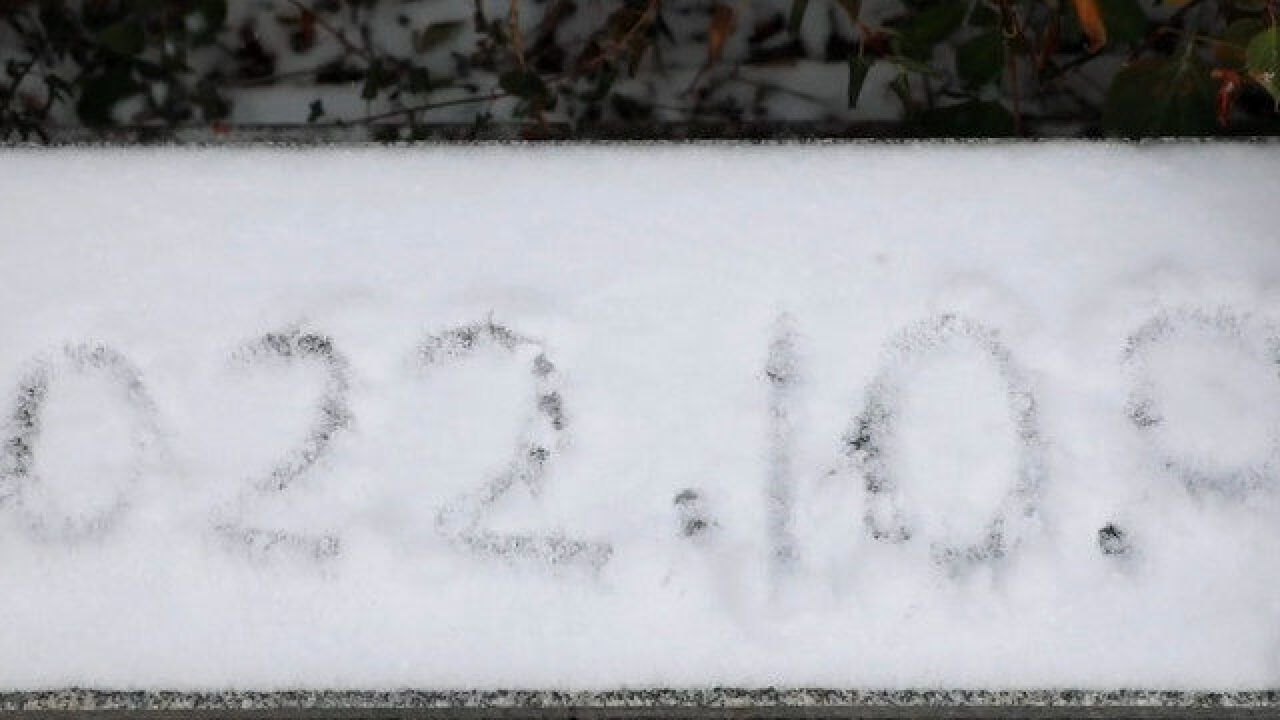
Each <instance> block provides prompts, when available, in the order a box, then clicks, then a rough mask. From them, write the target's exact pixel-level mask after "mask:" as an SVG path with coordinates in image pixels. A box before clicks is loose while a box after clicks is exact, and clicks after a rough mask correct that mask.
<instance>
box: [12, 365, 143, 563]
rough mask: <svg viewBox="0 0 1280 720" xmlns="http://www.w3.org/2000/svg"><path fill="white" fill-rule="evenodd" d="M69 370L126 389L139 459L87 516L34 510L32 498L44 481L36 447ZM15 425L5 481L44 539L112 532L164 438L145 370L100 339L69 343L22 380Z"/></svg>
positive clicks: (74, 538) (70, 538)
mask: <svg viewBox="0 0 1280 720" xmlns="http://www.w3.org/2000/svg"><path fill="white" fill-rule="evenodd" d="M66 373H75V374H87V373H103V374H105V375H106V376H107V377H109V378H110V379H111V380H113V381H114V382H115V383H116V384H117V385H118V386H119V387H120V388H121V390H122V393H121V396H120V397H121V400H122V402H123V405H124V407H125V408H126V409H127V410H128V412H129V413H130V415H131V416H132V420H133V425H134V430H133V437H132V439H131V442H132V445H133V451H134V461H133V463H132V464H131V465H130V467H129V469H128V473H127V475H126V477H125V478H124V480H123V482H121V485H120V488H119V490H118V491H117V492H116V494H115V496H114V497H113V498H112V500H111V502H110V503H108V504H107V505H106V506H105V507H104V508H102V509H101V510H99V511H97V512H94V513H90V514H88V515H86V516H83V517H75V516H73V515H70V514H68V515H63V516H61V517H57V518H54V517H50V516H49V515H47V514H39V513H34V512H33V511H32V510H31V508H30V507H29V506H28V503H27V498H26V496H27V495H28V494H29V493H30V492H31V491H32V490H33V489H34V488H35V487H37V486H38V485H39V483H40V482H41V481H42V480H41V478H40V476H39V474H37V472H36V469H35V461H36V455H35V449H36V444H37V442H38V441H39V438H40V434H41V431H42V429H43V422H42V419H41V417H42V414H43V410H44V406H45V402H46V400H47V399H48V395H49V389H50V387H51V386H52V384H53V383H54V381H56V380H57V379H58V378H59V377H60V376H63V375H65V374H66ZM9 423H10V425H11V428H12V429H11V430H10V431H9V432H8V433H7V440H6V442H5V444H4V448H3V451H0V479H3V480H4V482H3V485H7V486H8V489H7V492H8V494H9V496H10V497H12V498H13V499H14V500H15V501H16V505H17V506H18V507H19V508H20V509H21V511H22V512H23V514H24V515H26V518H27V527H28V528H29V530H30V531H31V532H32V534H33V535H35V536H36V537H39V538H42V539H61V540H65V541H78V540H84V539H89V538H94V537H98V536H100V535H102V534H103V533H104V532H106V531H107V530H108V529H109V528H110V527H111V526H113V525H114V524H115V522H116V521H117V520H118V519H119V517H120V516H121V515H122V514H123V513H124V511H125V510H126V509H127V508H128V505H129V495H130V493H131V492H132V489H133V486H134V485H136V484H137V482H138V480H139V479H140V477H141V475H142V471H143V469H144V462H145V458H146V457H147V454H148V453H149V452H150V451H151V450H152V449H153V448H154V446H155V445H156V444H157V442H158V439H159V430H158V427H157V420H156V407H155V404H154V403H153V402H152V400H151V397H150V396H149V395H148V394H147V390H146V387H145V386H144V385H143V382H142V374H141V373H140V372H139V371H138V369H137V368H136V367H135V366H134V365H133V364H132V363H131V362H129V360H128V359H127V358H126V357H125V356H124V355H122V354H121V353H119V352H117V351H116V350H114V349H112V348H111V347H109V346H107V345H104V344H102V343H96V342H84V343H78V344H69V345H66V346H64V347H63V348H62V349H61V350H60V351H59V352H56V353H54V354H53V355H50V356H43V357H38V358H36V359H35V360H34V361H33V362H32V367H31V369H30V370H29V371H28V372H27V374H26V375H25V376H24V377H23V378H22V379H21V381H20V382H19V384H18V394H17V399H16V400H15V402H14V405H13V410H12V412H11V413H10V416H9Z"/></svg>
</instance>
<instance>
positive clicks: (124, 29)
mask: <svg viewBox="0 0 1280 720" xmlns="http://www.w3.org/2000/svg"><path fill="white" fill-rule="evenodd" d="M146 40H147V39H146V36H144V35H143V34H142V25H141V24H140V23H139V22H138V21H136V20H135V19H133V18H131V17H129V18H125V19H124V20H121V21H120V22H117V23H112V24H111V25H108V26H107V27H105V28H103V29H102V31H101V32H99V33H98V44H100V45H102V47H104V48H106V49H107V50H110V51H111V52H112V53H114V54H116V55H120V56H122V57H132V56H134V55H137V54H138V53H140V52H142V49H143V48H144V47H145V46H146Z"/></svg>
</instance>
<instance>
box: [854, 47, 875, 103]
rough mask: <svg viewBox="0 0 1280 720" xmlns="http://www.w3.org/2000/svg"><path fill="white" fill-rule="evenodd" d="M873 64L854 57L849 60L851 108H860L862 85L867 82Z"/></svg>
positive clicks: (864, 59) (862, 58)
mask: <svg viewBox="0 0 1280 720" xmlns="http://www.w3.org/2000/svg"><path fill="white" fill-rule="evenodd" d="M871 65H872V62H871V61H870V60H868V59H866V58H864V57H860V56H857V55H855V56H853V57H851V58H849V107H851V108H853V107H857V106H858V96H859V95H861V94H862V84H863V83H864V82H866V80H867V73H868V72H871Z"/></svg>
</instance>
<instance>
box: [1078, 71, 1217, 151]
mask: <svg viewBox="0 0 1280 720" xmlns="http://www.w3.org/2000/svg"><path fill="white" fill-rule="evenodd" d="M1214 98H1215V88H1214V83H1213V79H1212V78H1210V77H1209V72H1208V70H1207V69H1206V68H1205V67H1204V66H1203V65H1202V64H1201V63H1200V62H1199V60H1197V59H1196V57H1195V56H1194V54H1192V53H1191V52H1190V51H1189V50H1188V51H1185V52H1183V53H1181V57H1178V58H1160V59H1147V60H1138V61H1137V62H1134V63H1133V64H1131V65H1129V66H1128V67H1126V68H1124V69H1123V70H1121V71H1120V72H1119V73H1117V74H1116V76H1115V79H1114V80H1112V81H1111V88H1110V90H1109V91H1108V92H1107V99H1106V103H1105V105H1104V108H1103V114H1102V124H1103V129H1104V130H1105V131H1106V132H1107V133H1108V134H1110V135H1122V136H1126V137H1143V136H1164V135H1203V134H1207V133H1209V132H1211V131H1212V130H1213V127H1214V122H1215V118H1214Z"/></svg>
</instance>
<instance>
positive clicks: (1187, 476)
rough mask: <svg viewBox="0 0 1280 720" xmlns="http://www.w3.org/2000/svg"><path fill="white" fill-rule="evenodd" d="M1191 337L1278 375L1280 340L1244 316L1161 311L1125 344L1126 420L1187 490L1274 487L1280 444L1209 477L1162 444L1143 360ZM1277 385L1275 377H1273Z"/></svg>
mask: <svg viewBox="0 0 1280 720" xmlns="http://www.w3.org/2000/svg"><path fill="white" fill-rule="evenodd" d="M1188 332H1192V333H1201V334H1203V335H1207V336H1210V337H1218V338H1221V339H1222V340H1225V341H1226V342H1227V343H1229V344H1230V345H1231V346H1233V347H1235V348H1237V349H1239V350H1240V351H1241V352H1243V353H1245V354H1247V355H1249V356H1251V357H1254V358H1255V359H1257V360H1259V361H1261V362H1263V363H1265V364H1267V365H1271V366H1273V367H1274V368H1275V369H1276V370H1277V371H1280V335H1278V334H1277V333H1276V330H1275V329H1274V328H1272V327H1268V326H1263V325H1262V324H1260V323H1258V322H1256V321H1254V320H1252V319H1251V318H1249V317H1248V316H1247V315H1242V314H1239V313H1237V312H1235V311H1233V310H1231V309H1229V308H1219V309H1217V310H1214V311H1207V310H1204V309H1199V308H1175V309H1171V310H1163V311H1161V312H1159V313H1157V314H1156V315H1155V316H1153V317H1152V318H1151V319H1149V320H1147V321H1146V322H1145V323H1143V324H1142V325H1141V326H1139V327H1138V329H1137V330H1135V331H1134V332H1133V334H1131V335H1130V336H1129V337H1128V338H1127V339H1126V340H1125V343H1124V349H1123V351H1122V353H1121V359H1122V362H1123V364H1124V365H1125V367H1126V368H1127V369H1128V371H1129V373H1130V376H1131V378H1132V388H1131V390H1130V393H1129V399H1128V402H1127V404H1126V407H1125V412H1126V414H1127V415H1128V416H1129V420H1130V421H1131V422H1133V424H1134V425H1135V426H1136V427H1137V428H1138V429H1139V430H1141V431H1142V432H1143V434H1144V435H1145V436H1146V437H1147V440H1148V442H1149V443H1150V444H1151V446H1152V448H1153V449H1154V451H1155V452H1156V453H1157V454H1158V455H1159V456H1160V461H1161V462H1162V463H1163V465H1164V467H1165V468H1166V469H1168V470H1169V471H1170V472H1172V473H1173V474H1175V475H1176V476H1178V477H1179V478H1180V479H1181V480H1182V481H1183V483H1185V484H1186V486H1187V488H1188V489H1190V490H1193V491H1194V490H1198V489H1201V488H1206V489H1214V490H1218V491H1223V492H1228V493H1238V492H1244V491H1247V490H1250V489H1253V488H1257V487H1260V486H1262V485H1264V484H1266V483H1269V482H1274V480H1275V477H1276V473H1277V472H1280V438H1274V437H1273V440H1272V443H1271V451H1270V453H1268V455H1267V457H1265V458H1260V459H1258V460H1256V461H1255V462H1253V463H1251V464H1249V465H1246V466H1244V467H1240V468H1234V469H1222V470H1219V471H1214V470H1211V469H1209V468H1208V467H1206V466H1205V464H1204V463H1197V462H1196V459H1195V458H1191V457H1188V456H1186V455H1185V454H1184V453H1180V452H1178V451H1177V450H1175V449H1174V448H1173V447H1171V446H1170V445H1169V444H1168V443H1166V442H1164V441H1163V438H1162V437H1161V431H1162V430H1163V428H1164V427H1165V418H1164V413H1163V410H1162V408H1161V406H1160V403H1159V401H1158V400H1157V398H1156V387H1155V383H1154V382H1153V380H1152V378H1151V376H1150V374H1149V368H1148V366H1147V362H1148V354H1149V353H1150V352H1151V351H1152V350H1154V349H1155V348H1156V347H1158V346H1159V345H1160V343H1162V342H1165V341H1168V340H1171V339H1174V338H1176V337H1178V336H1179V335H1182V334H1185V333H1188ZM1277 379H1280V376H1277Z"/></svg>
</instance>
